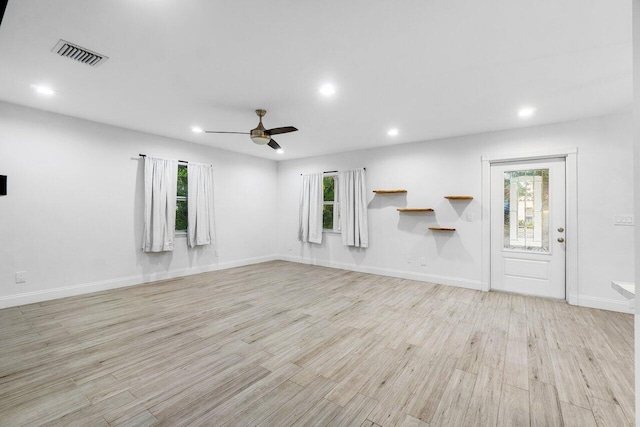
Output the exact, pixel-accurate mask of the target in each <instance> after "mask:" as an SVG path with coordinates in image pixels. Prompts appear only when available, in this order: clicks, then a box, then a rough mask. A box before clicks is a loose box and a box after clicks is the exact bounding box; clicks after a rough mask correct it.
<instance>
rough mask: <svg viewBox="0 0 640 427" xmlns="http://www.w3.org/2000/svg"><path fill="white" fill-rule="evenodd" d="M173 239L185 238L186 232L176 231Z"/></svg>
mask: <svg viewBox="0 0 640 427" xmlns="http://www.w3.org/2000/svg"><path fill="white" fill-rule="evenodd" d="M174 237H187V232H186V231H176V232H175V233H174Z"/></svg>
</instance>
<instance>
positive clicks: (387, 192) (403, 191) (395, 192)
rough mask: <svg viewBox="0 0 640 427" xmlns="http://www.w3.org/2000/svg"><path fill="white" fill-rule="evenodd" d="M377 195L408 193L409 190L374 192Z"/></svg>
mask: <svg viewBox="0 0 640 427" xmlns="http://www.w3.org/2000/svg"><path fill="white" fill-rule="evenodd" d="M373 192H374V193H376V194H400V193H406V192H407V190H373Z"/></svg>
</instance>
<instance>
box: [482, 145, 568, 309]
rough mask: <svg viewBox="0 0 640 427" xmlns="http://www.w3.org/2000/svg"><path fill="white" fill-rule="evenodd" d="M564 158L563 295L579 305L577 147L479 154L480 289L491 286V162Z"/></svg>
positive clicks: (486, 288)
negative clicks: (480, 176) (564, 234)
mask: <svg viewBox="0 0 640 427" xmlns="http://www.w3.org/2000/svg"><path fill="white" fill-rule="evenodd" d="M557 158H564V160H565V175H566V181H565V185H566V189H565V204H566V206H565V209H566V211H565V215H566V222H565V229H566V242H567V243H566V258H565V295H566V300H567V302H568V303H569V304H571V305H578V148H577V147H572V148H565V149H558V150H545V151H533V152H525V153H519V154H498V155H491V156H482V157H481V158H480V160H481V162H482V196H481V197H482V199H481V200H482V202H481V205H482V252H481V255H480V263H481V265H482V280H481V284H480V286H481V289H482V290H483V291H489V290H490V289H491V164H492V163H505V162H522V161H525V160H548V159H557Z"/></svg>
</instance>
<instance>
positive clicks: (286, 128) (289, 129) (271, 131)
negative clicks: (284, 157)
mask: <svg viewBox="0 0 640 427" xmlns="http://www.w3.org/2000/svg"><path fill="white" fill-rule="evenodd" d="M297 130H298V129H296V128H294V127H293V126H284V127H281V128H273V129H267V130H265V132H266V133H267V134H268V135H278V134H280V133H289V132H295V131H297Z"/></svg>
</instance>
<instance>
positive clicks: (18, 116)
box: [0, 103, 277, 308]
mask: <svg viewBox="0 0 640 427" xmlns="http://www.w3.org/2000/svg"><path fill="white" fill-rule="evenodd" d="M138 153H144V154H149V155H152V156H158V157H165V158H174V159H182V160H188V161H195V162H202V163H211V164H212V165H213V166H214V170H215V184H214V185H215V187H214V188H215V209H216V211H215V212H216V223H217V234H218V243H217V256H216V248H214V247H212V246H207V247H199V248H197V249H195V250H194V249H187V246H186V238H185V237H177V238H176V242H175V249H174V251H173V252H168V253H162V254H147V253H143V252H142V251H141V249H140V246H141V242H142V225H143V220H142V209H143V205H144V196H143V185H144V182H143V181H144V178H143V162H142V161H141V160H138ZM0 174H3V175H8V196H6V197H0V308H2V307H7V306H11V305H17V304H24V303H27V302H34V301H42V300H47V299H51V298H56V297H61V296H67V295H72V294H78V293H82V292H90V291H95V290H99V289H108V288H112V287H117V286H123V285H129V284H137V283H142V282H144V281H149V280H153V279H160V278H166V277H174V276H179V275H185V274H190V273H194V272H198V271H208V270H211V269H217V268H224V267H229V266H235V265H242V264H247V263H253V262H258V261H263V260H267V259H272V258H273V257H272V256H273V254H274V253H275V252H276V250H275V248H276V246H275V240H276V234H275V221H276V206H275V202H274V200H275V198H276V194H277V191H276V182H277V165H276V162H274V161H270V160H264V159H259V158H255V157H249V156H244V155H240V154H234V153H230V152H226V151H221V150H216V149H214V148H211V147H206V146H203V145H198V144H192V143H187V142H182V141H178V140H174V139H168V138H163V137H160V136H154V135H149V134H144V133H140V132H134V131H130V130H126V129H122V128H117V127H113V126H107V125H103V124H98V123H95V122H89V121H86V120H80V119H76V118H72V117H67V116H62V115H57V114H51V113H46V112H43V111H39V110H33V109H29V108H24V107H20V106H16V105H12V104H7V103H0ZM17 271H26V277H27V281H26V283H23V284H16V283H15V273H16V272H17Z"/></svg>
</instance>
